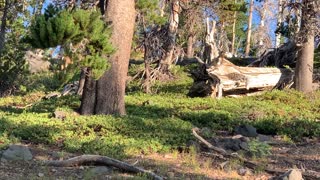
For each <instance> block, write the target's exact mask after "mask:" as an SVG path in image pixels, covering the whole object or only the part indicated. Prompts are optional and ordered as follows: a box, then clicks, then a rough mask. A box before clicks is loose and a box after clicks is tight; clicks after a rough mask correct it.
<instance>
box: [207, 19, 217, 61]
mask: <svg viewBox="0 0 320 180" xmlns="http://www.w3.org/2000/svg"><path fill="white" fill-rule="evenodd" d="M206 30H207V34H206V39H205V49H204V53H203V59H204V62H205V63H206V64H210V63H211V62H213V60H214V59H215V58H216V57H218V56H219V52H218V48H217V46H216V43H215V40H214V33H215V30H216V21H212V26H211V27H210V20H209V18H207V26H206Z"/></svg>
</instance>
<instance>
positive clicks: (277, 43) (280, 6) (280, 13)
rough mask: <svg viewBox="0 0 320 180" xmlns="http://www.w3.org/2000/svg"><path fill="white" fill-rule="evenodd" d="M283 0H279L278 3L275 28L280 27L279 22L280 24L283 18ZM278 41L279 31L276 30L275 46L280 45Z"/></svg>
mask: <svg viewBox="0 0 320 180" xmlns="http://www.w3.org/2000/svg"><path fill="white" fill-rule="evenodd" d="M283 3H284V2H283V0H279V4H278V16H277V21H278V22H277V29H280V27H281V24H282V18H283V6H284V4H283ZM280 42H281V33H280V32H277V33H276V48H278V47H280Z"/></svg>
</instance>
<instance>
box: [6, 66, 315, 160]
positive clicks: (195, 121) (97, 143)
mask: <svg viewBox="0 0 320 180" xmlns="http://www.w3.org/2000/svg"><path fill="white" fill-rule="evenodd" d="M187 70H188V69H187V68H177V69H176V70H175V73H176V75H177V76H178V78H176V79H175V80H173V81H169V82H166V83H160V82H158V83H157V84H156V87H157V94H143V93H141V92H140V91H131V92H130V93H128V94H127V96H126V108H127V114H128V115H127V116H124V117H116V116H90V117H88V116H79V115H77V114H75V113H74V110H76V109H77V108H78V107H79V105H80V100H79V97H78V96H65V97H61V98H59V99H51V100H43V99H41V97H42V96H43V95H44V93H43V92H42V91H34V92H33V93H30V92H29V93H27V94H26V95H23V96H14V97H7V98H2V99H0V124H1V126H0V148H3V147H5V146H7V145H8V144H10V143H13V142H18V141H20V140H26V141H30V142H32V143H41V144H45V145H52V146H58V147H61V148H62V149H64V150H66V151H70V152H82V153H93V154H101V155H108V156H111V157H116V158H125V157H128V156H132V155H137V154H149V153H154V152H160V153H161V152H169V151H170V150H172V149H177V148H181V147H182V148H183V147H185V145H186V143H187V142H188V141H189V140H191V139H193V136H192V135H191V129H192V127H194V126H197V127H200V128H202V127H208V128H210V129H212V130H213V133H214V132H215V131H216V130H228V131H233V130H234V128H235V126H237V125H240V124H244V123H246V124H251V125H253V126H255V127H256V128H257V129H258V132H260V133H264V134H278V135H283V136H286V137H288V138H290V139H292V140H294V141H295V140H299V139H301V138H302V137H319V136H320V124H319V122H317V121H319V119H320V110H319V107H320V92H315V93H313V94H309V95H304V94H301V93H299V92H296V91H291V90H290V91H272V92H267V93H265V94H263V95H260V96H255V97H243V98H238V99H236V98H223V99H221V100H214V99H211V98H188V97H187V96H186V92H187V91H188V88H189V87H190V85H191V83H192V79H191V78H190V77H188V76H187V73H186V71H187ZM40 89H41V88H40ZM49 89H50V88H49ZM50 90H51V89H50ZM30 103H34V105H33V106H32V107H30V108H26V109H17V108H16V106H20V105H21V106H23V105H26V104H30ZM57 109H58V110H62V111H65V112H66V114H67V117H66V118H65V119H64V120H60V119H56V118H54V117H53V112H54V111H55V110H57Z"/></svg>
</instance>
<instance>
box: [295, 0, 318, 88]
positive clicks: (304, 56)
mask: <svg viewBox="0 0 320 180" xmlns="http://www.w3.org/2000/svg"><path fill="white" fill-rule="evenodd" d="M312 3H313V2H312V0H304V3H303V4H304V8H303V16H302V24H301V30H302V32H303V33H304V36H305V39H304V40H303V43H302V45H301V49H300V50H299V52H298V58H297V64H296V70H295V88H296V90H298V91H302V92H306V93H307V92H311V91H313V87H312V75H313V58H314V31H313V30H312V28H313V26H312V24H309V22H310V19H311V18H314V17H311V16H310V14H309V13H310V12H313V11H314V9H308V8H312V7H313V6H312ZM309 18H310V19H309Z"/></svg>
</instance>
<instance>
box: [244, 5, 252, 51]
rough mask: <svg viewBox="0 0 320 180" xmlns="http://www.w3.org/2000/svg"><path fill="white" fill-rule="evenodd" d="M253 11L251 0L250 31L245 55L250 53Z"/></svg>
mask: <svg viewBox="0 0 320 180" xmlns="http://www.w3.org/2000/svg"><path fill="white" fill-rule="evenodd" d="M252 12H253V0H250V9H249V18H248V31H247V41H246V51H245V56H246V57H248V56H249V53H250V42H251V31H252Z"/></svg>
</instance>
